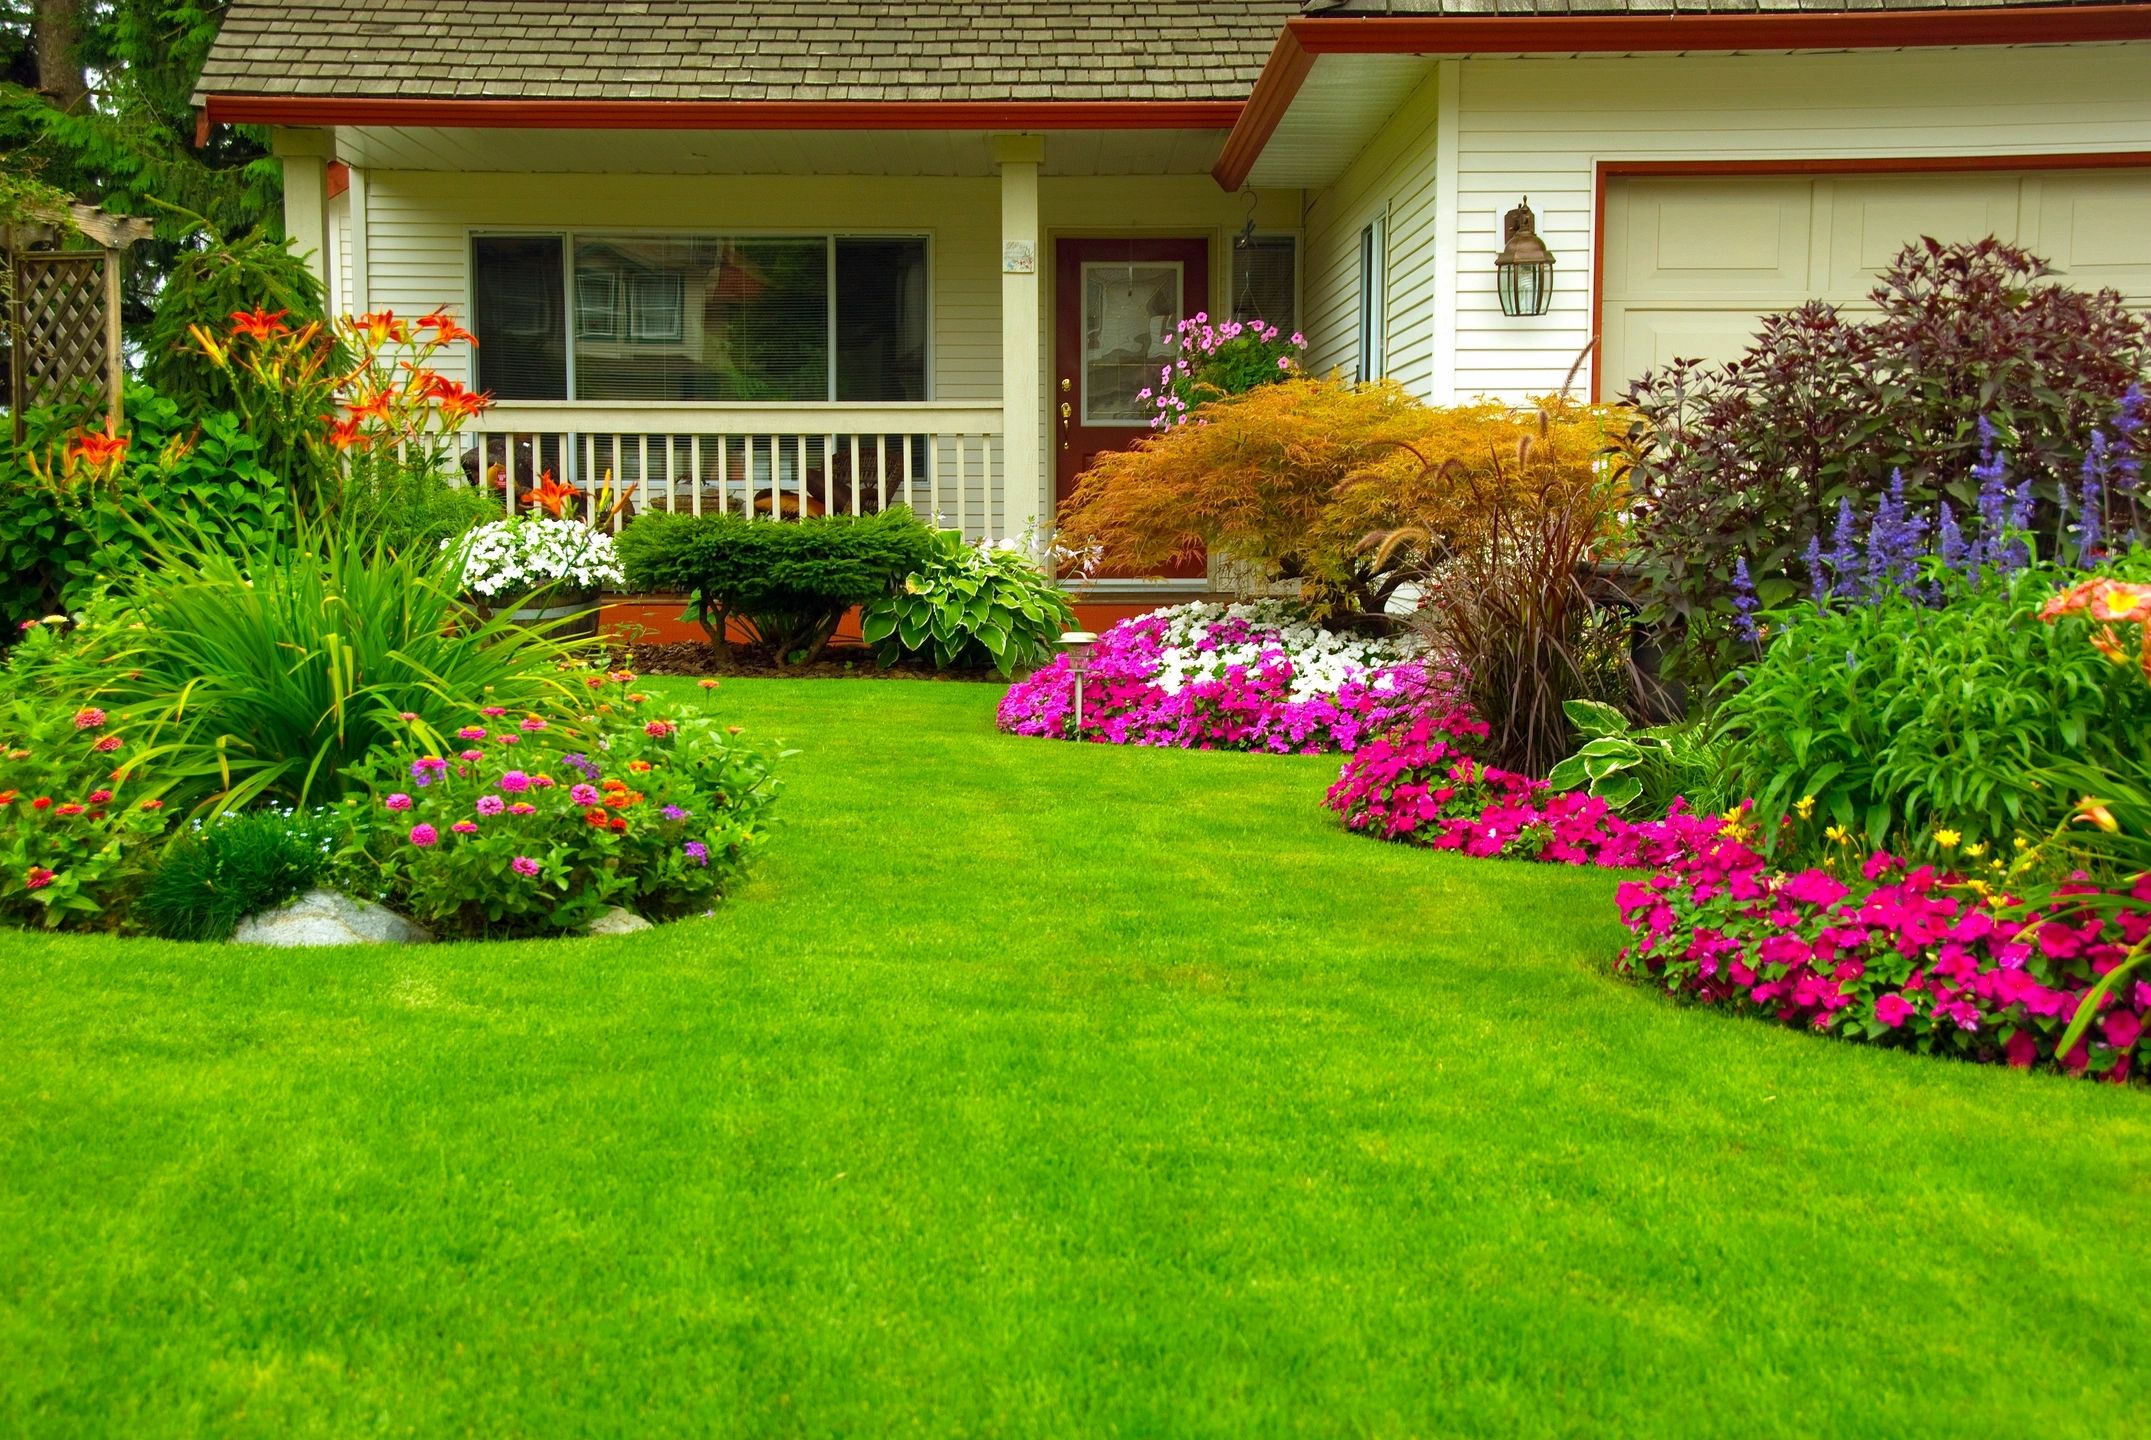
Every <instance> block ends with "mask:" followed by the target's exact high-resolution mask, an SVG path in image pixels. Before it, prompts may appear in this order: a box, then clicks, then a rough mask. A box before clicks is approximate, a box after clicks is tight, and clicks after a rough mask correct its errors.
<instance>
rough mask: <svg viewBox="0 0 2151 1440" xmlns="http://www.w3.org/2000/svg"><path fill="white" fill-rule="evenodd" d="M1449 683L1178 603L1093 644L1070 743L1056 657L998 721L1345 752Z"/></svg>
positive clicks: (1167, 742)
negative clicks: (1080, 722)
mask: <svg viewBox="0 0 2151 1440" xmlns="http://www.w3.org/2000/svg"><path fill="white" fill-rule="evenodd" d="M1453 683H1454V682H1453V677H1452V676H1451V675H1450V674H1449V673H1448V672H1446V671H1443V670H1441V669H1439V668H1437V667H1435V666H1433V665H1431V664H1429V663H1428V662H1426V661H1424V660H1423V659H1420V658H1418V657H1416V656H1414V655H1413V654H1412V653H1411V652H1410V651H1409V650H1408V649H1407V648H1406V647H1404V646H1402V645H1400V644H1398V643H1396V642H1393V641H1387V640H1379V639H1376V640H1367V639H1358V638H1353V637H1346V636H1338V635H1333V634H1330V633H1328V632H1325V631H1319V630H1316V629H1314V628H1313V627H1311V626H1308V625H1306V624H1304V623H1301V622H1298V621H1296V620H1294V619H1293V618H1291V617H1290V616H1289V614H1287V613H1286V612H1284V611H1283V610H1282V609H1281V607H1277V606H1270V605H1264V606H1234V607H1231V608H1229V609H1228V608H1226V607H1223V606H1218V605H1183V606H1178V607H1175V608H1173V609H1170V610H1159V611H1154V612H1152V613H1151V614H1148V615H1142V616H1138V617H1136V618H1134V619H1132V620H1124V621H1122V622H1121V623H1120V624H1118V625H1115V626H1114V627H1113V628H1112V629H1110V630H1108V631H1106V632H1105V633H1104V634H1103V635H1101V636H1100V637H1099V638H1098V642H1097V645H1096V647H1095V648H1094V649H1093V651H1092V654H1091V656H1090V665H1089V671H1088V674H1087V676H1086V678H1085V681H1084V689H1083V731H1082V734H1081V735H1076V734H1074V733H1073V731H1074V728H1075V674H1074V671H1073V669H1072V668H1071V666H1070V661H1069V657H1067V656H1066V655H1061V656H1058V657H1056V658H1055V660H1054V662H1053V663H1052V664H1051V665H1048V666H1046V667H1045V668H1044V669H1042V670H1040V671H1038V672H1037V673H1035V674H1033V675H1032V676H1031V677H1030V678H1029V679H1027V680H1024V681H1022V682H1021V683H1019V684H1017V685H1015V686H1012V687H1011V688H1010V689H1009V692H1008V694H1007V695H1006V696H1005V697H1004V698H1003V699H1002V701H1001V707H1000V714H999V724H1000V728H1001V729H1003V730H1006V731H1008V732H1009V733H1010V734H1014V735H1040V736H1049V737H1052V738H1054V739H1064V740H1065V739H1080V740H1086V741H1090V742H1092V743H1096V744H1107V745H1155V746H1163V747H1169V748H1177V749H1184V750H1262V751H1269V752H1271V753H1274V754H1300V755H1314V754H1321V753H1324V752H1329V751H1338V750H1346V751H1348V750H1352V749H1355V748H1356V747H1357V746H1358V745H1359V744H1360V743H1361V741H1362V740H1364V739H1365V738H1366V737H1367V736H1370V735H1373V734H1375V733H1377V732H1379V731H1380V730H1383V729H1385V728H1387V727H1388V726H1391V725H1394V724H1396V723H1398V722H1400V721H1402V720H1404V719H1405V718H1407V717H1408V716H1410V715H1411V714H1412V713H1413V712H1414V711H1416V710H1418V709H1420V708H1422V707H1424V706H1426V705H1428V704H1430V703H1434V702H1437V701H1440V700H1443V699H1445V698H1446V697H1447V695H1448V693H1449V690H1450V687H1451V686H1452V684H1453Z"/></svg>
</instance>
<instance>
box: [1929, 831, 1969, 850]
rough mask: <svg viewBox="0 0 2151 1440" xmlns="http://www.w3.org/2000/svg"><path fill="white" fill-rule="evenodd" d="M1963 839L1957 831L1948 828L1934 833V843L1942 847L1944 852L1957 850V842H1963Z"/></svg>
mask: <svg viewBox="0 0 2151 1440" xmlns="http://www.w3.org/2000/svg"><path fill="white" fill-rule="evenodd" d="M1963 838H1964V837H1963V836H1962V835H1959V834H1958V833H1957V832H1956V831H1954V830H1951V829H1948V828H1946V827H1945V828H1943V829H1940V830H1937V831H1935V832H1934V843H1935V844H1937V845H1939V846H1941V847H1942V848H1943V849H1944V850H1954V849H1956V848H1957V842H1958V841H1959V840H1962V839H1963Z"/></svg>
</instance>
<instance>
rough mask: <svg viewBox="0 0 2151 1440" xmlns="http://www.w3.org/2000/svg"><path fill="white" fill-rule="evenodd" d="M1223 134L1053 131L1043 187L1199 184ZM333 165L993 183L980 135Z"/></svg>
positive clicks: (546, 134)
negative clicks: (1153, 178)
mask: <svg viewBox="0 0 2151 1440" xmlns="http://www.w3.org/2000/svg"><path fill="white" fill-rule="evenodd" d="M1225 133H1226V132H1224V131H1223V130H1058V131H1052V132H1049V133H1047V135H1046V136H1045V141H1046V158H1045V163H1044V166H1043V170H1042V173H1044V174H1046V175H1208V174H1209V173H1210V168H1211V166H1212V165H1214V164H1215V163H1216V162H1217V156H1218V150H1219V148H1220V147H1221V146H1222V145H1223V144H1224V140H1225ZM335 143H336V155H337V158H339V159H341V160H344V161H346V162H348V163H350V164H353V165H358V166H361V167H364V168H368V169H377V170H444V171H472V172H483V171H499V172H509V173H540V174H542V173H569V174H585V173H587V174H636V175H680V174H687V175H936V176H941V175H964V176H989V175H992V174H993V173H994V163H993V147H992V144H991V141H990V136H989V134H988V132H986V131H982V130H824V131H799V130H511V129H490V128H489V129H475V128H473V129H448V128H437V127H402V126H397V127H388V126H342V127H338V129H337V130H336V132H335Z"/></svg>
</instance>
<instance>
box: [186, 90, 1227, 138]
mask: <svg viewBox="0 0 2151 1440" xmlns="http://www.w3.org/2000/svg"><path fill="white" fill-rule="evenodd" d="M202 114H203V116H204V117H205V118H206V119H207V121H208V122H209V123H212V124H219V125H222V124H231V125H405V126H438V127H441V128H444V129H465V128H468V129H483V130H1229V129H1231V128H1232V126H1233V124H1234V123H1235V122H1236V121H1237V120H1238V119H1239V118H1240V102H1238V101H1237V100H1160V101H1136V100H1125V101H1123V100H1038V101H1031V100H1010V101H1001V100H946V101H944V100H843V101H828V102H819V101H755V100H425V99H408V100H371V99H363V98H356V97H352V98H346V97H342V96H334V95H210V96H206V97H204V100H203V105H202Z"/></svg>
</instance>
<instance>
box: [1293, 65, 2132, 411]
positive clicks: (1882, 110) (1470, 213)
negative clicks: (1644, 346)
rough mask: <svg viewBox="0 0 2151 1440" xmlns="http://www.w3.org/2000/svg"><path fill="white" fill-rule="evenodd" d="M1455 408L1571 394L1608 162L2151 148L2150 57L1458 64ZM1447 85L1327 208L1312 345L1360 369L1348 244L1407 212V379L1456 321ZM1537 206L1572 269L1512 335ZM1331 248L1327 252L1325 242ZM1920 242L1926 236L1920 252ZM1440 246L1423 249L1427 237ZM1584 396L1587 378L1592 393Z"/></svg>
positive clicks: (1397, 340) (1327, 194)
mask: <svg viewBox="0 0 2151 1440" xmlns="http://www.w3.org/2000/svg"><path fill="white" fill-rule="evenodd" d="M1456 72H1457V75H1458V96H1457V101H1456V116H1457V123H1456V137H1455V138H1456V146H1455V153H1456V162H1455V164H1456V200H1455V216H1456V218H1455V222H1454V231H1453V234H1454V243H1455V260H1454V269H1455V273H1456V280H1455V284H1454V287H1453V301H1452V304H1453V310H1452V312H1451V313H1452V315H1453V324H1454V328H1455V335H1456V339H1455V346H1454V355H1455V367H1456V372H1455V373H1456V378H1455V384H1454V393H1455V394H1456V395H1458V396H1462V397H1468V396H1471V395H1475V394H1490V395H1497V396H1503V397H1507V398H1522V397H1525V396H1529V395H1534V394H1542V393H1545V392H1547V391H1550V390H1552V389H1554V388H1555V387H1557V386H1558V385H1560V383H1561V381H1562V379H1563V377H1564V376H1565V375H1566V374H1567V373H1568V371H1569V367H1570V366H1571V364H1573V363H1574V361H1575V359H1576V357H1577V356H1578V354H1579V353H1580V352H1581V351H1582V350H1583V347H1584V346H1585V345H1586V344H1587V343H1588V341H1589V339H1590V335H1591V328H1592V297H1591V295H1590V293H1589V291H1590V286H1591V257H1592V247H1593V244H1594V240H1595V237H1594V236H1593V235H1592V233H1591V226H1592V205H1593V182H1594V177H1595V171H1596V166H1597V164H1598V163H1599V162H1600V161H1613V160H1650V159H1655V160H1757V161H1764V160H1817V159H1840V158H1887V159H1913V158H1923V157H1930V156H1952V155H2039V154H2068V153H2091V152H2112V151H2125V152H2144V151H2151V44H2141V43H2139V44H2125V45H2095V46H2072V47H2066V48H2064V47H2051V48H2049V47H2035V48H2029V49H1994V48H1981V49H1966V50H1919V51H1895V52H1878V51H1863V52H1853V53H1841V54H1827V55H1824V54H1804V55H1730V56H1728V55H1712V56H1671V57H1650V58H1627V59H1622V58H1599V59H1570V58H1551V57H1548V58H1529V59H1485V60H1464V61H1462V62H1459V63H1458V64H1457V66H1456ZM1436 88H1437V87H1436V85H1435V84H1434V83H1433V82H1429V84H1428V85H1427V86H1425V87H1422V89H1421V90H1420V91H1419V92H1418V93H1416V94H1415V95H1414V96H1413V97H1412V99H1411V101H1409V102H1407V104H1406V105H1405V106H1404V107H1403V109H1402V110H1400V111H1399V112H1398V114H1397V116H1396V117H1395V118H1393V119H1392V120H1391V121H1390V123H1389V124H1388V125H1387V126H1386V127H1385V128H1384V129H1383V130H1382V131H1381V132H1380V133H1378V134H1377V135H1376V136H1375V137H1374V139H1373V140H1372V141H1370V142H1369V144H1368V145H1367V147H1366V148H1365V150H1364V151H1363V152H1362V154H1361V155H1360V156H1359V157H1358V158H1357V159H1356V160H1355V161H1354V162H1353V163H1352V166H1351V168H1350V169H1349V170H1348V171H1347V172H1346V174H1345V175H1344V177H1343V178H1342V179H1341V180H1340V181H1339V182H1338V183H1337V184H1336V185H1333V186H1332V187H1330V188H1329V189H1327V190H1325V191H1323V192H1321V194H1320V195H1318V196H1317V197H1316V198H1315V200H1314V201H1313V203H1312V204H1311V206H1310V212H1309V213H1310V220H1309V234H1310V243H1309V249H1310V255H1311V257H1312V259H1313V260H1314V261H1315V262H1316V263H1315V265H1314V266H1311V268H1310V271H1309V281H1308V291H1309V294H1310V296H1311V297H1312V296H1314V295H1318V294H1319V295H1321V296H1323V297H1324V303H1323V304H1322V305H1320V306H1319V307H1318V306H1316V305H1313V304H1310V306H1309V310H1310V314H1311V316H1314V317H1316V318H1315V323H1316V326H1317V329H1316V331H1315V333H1314V334H1313V335H1312V336H1311V337H1310V338H1312V339H1314V340H1316V342H1317V347H1316V354H1317V356H1318V357H1319V358H1321V359H1322V360H1323V361H1324V363H1341V362H1343V361H1345V360H1348V359H1349V358H1350V357H1349V354H1348V353H1346V351H1345V349H1344V348H1342V347H1348V346H1349V344H1350V335H1351V329H1350V324H1349V320H1350V303H1349V302H1350V293H1351V292H1353V291H1355V290H1356V278H1355V273H1356V272H1355V268H1354V262H1353V257H1352V255H1351V254H1350V248H1349V244H1348V243H1347V242H1348V239H1349V237H1351V236H1356V234H1357V233H1358V224H1359V223H1363V222H1362V221H1361V220H1360V218H1359V217H1362V216H1364V215H1367V214H1370V213H1374V212H1375V211H1378V210H1379V209H1380V208H1381V207H1382V206H1383V205H1385V204H1386V205H1387V206H1388V207H1389V210H1390V227H1391V234H1392V236H1393V237H1396V238H1394V239H1393V240H1392V243H1391V250H1390V266H1391V282H1390V283H1391V293H1392V295H1393V296H1394V297H1396V298H1395V299H1394V300H1393V302H1392V305H1391V317H1390V325H1391V332H1390V350H1391V353H1392V355H1393V356H1394V357H1396V361H1395V362H1393V364H1392V370H1393V371H1394V372H1395V373H1397V374H1399V375H1400V376H1401V377H1403V378H1405V379H1407V380H1408V381H1409V382H1410V383H1412V385H1413V386H1414V388H1415V389H1418V390H1420V391H1421V393H1425V394H1428V395H1429V396H1431V397H1433V398H1446V397H1444V396H1442V395H1439V394H1437V392H1436V389H1435V386H1434V385H1433V383H1432V379H1431V374H1430V372H1431V370H1432V368H1433V367H1431V366H1426V367H1422V365H1421V363H1420V360H1419V358H1418V357H1419V355H1420V353H1421V352H1425V353H1427V354H1431V353H1432V351H1433V347H1434V345H1435V337H1436V335H1437V333H1438V330H1437V326H1438V325H1440V326H1442V327H1443V328H1446V325H1447V323H1448V322H1447V321H1446V320H1445V319H1443V318H1442V317H1439V316H1438V315H1437V313H1436V310H1437V305H1436V303H1435V302H1433V301H1432V300H1430V298H1428V297H1426V296H1424V295H1422V294H1420V286H1421V285H1422V283H1423V282H1422V280H1421V278H1420V275H1419V273H1418V272H1419V271H1420V270H1421V269H1422V268H1424V269H1426V270H1428V271H1430V272H1431V270H1432V269H1433V268H1434V267H1433V263H1432V260H1433V251H1434V248H1435V247H1434V246H1432V245H1431V244H1426V245H1425V248H1426V250H1427V252H1428V254H1427V258H1426V259H1425V260H1424V261H1422V260H1421V259H1419V258H1418V257H1416V256H1414V255H1413V254H1412V253H1411V247H1410V243H1409V242H1408V241H1407V240H1406V239H1405V237H1406V236H1409V235H1415V234H1416V235H1419V236H1421V237H1425V235H1426V233H1427V226H1428V224H1429V222H1430V220H1431V217H1432V216H1433V215H1434V214H1435V212H1436V208H1437V198H1438V197H1437V194H1436V186H1435V185H1434V183H1433V177H1432V174H1431V171H1432V170H1433V169H1434V168H1435V166H1434V157H1435V155H1436V153H1437V146H1436V141H1435V138H1434V137H1433V136H1432V135H1431V134H1429V133H1428V130H1429V118H1430V117H1431V116H1432V115H1433V114H1434V111H1435V104H1434V101H1435V96H1434V95H1433V94H1432V93H1430V92H1432V91H1434V90H1435V89H1436ZM1524 195H1529V196H1530V199H1531V205H1532V208H1533V209H1534V210H1536V211H1537V212H1538V217H1539V233H1540V234H1541V235H1542V236H1543V237H1544V238H1545V240H1546V243H1547V244H1548V245H1549V246H1550V247H1551V248H1552V250H1553V252H1554V254H1555V256H1556V257H1557V259H1558V260H1559V262H1560V268H1559V269H1558V270H1557V271H1556V280H1555V290H1554V301H1553V307H1552V310H1551V312H1550V313H1549V314H1547V315H1545V316H1543V317H1540V318H1538V319H1528V320H1527V319H1508V318H1506V317H1504V316H1503V315H1502V314H1501V310H1500V305H1499V303H1498V302H1497V300H1496V298H1495V293H1494V271H1493V258H1494V254H1495V252H1496V251H1497V250H1499V248H1500V243H1501V242H1500V236H1499V226H1500V223H1501V215H1502V212H1503V211H1505V210H1507V209H1508V208H1509V207H1511V206H1513V205H1515V204H1516V202H1517V200H1518V199H1519V198H1520V197H1522V196H1524ZM1317 237H1319V239H1318V238H1317ZM1907 238H1910V237H1907ZM1422 243H1424V240H1423V239H1422ZM1580 383H1582V382H1581V381H1579V384H1580Z"/></svg>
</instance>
